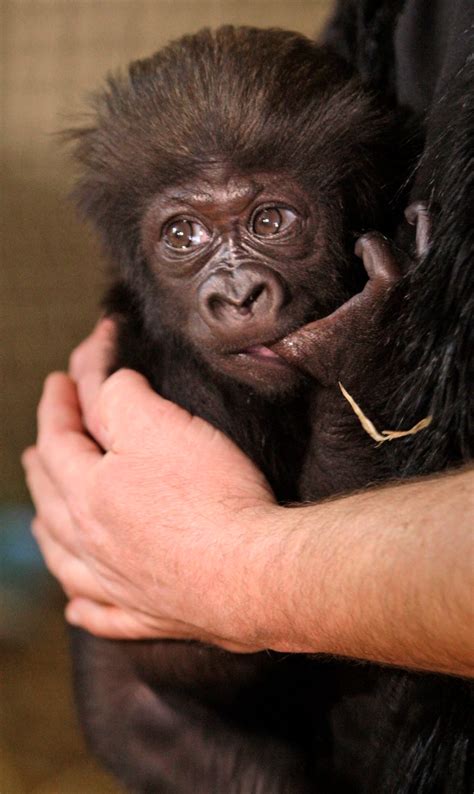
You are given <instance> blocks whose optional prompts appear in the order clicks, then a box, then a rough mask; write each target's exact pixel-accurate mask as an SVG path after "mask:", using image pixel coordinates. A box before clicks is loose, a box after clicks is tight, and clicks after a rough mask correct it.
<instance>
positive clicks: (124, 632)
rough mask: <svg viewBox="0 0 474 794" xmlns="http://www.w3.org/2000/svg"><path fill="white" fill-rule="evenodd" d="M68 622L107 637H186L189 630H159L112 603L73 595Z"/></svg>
mask: <svg viewBox="0 0 474 794" xmlns="http://www.w3.org/2000/svg"><path fill="white" fill-rule="evenodd" d="M65 617H66V620H67V621H68V623H71V624H72V625H74V626H81V627H82V628H83V629H86V630H87V631H90V633H91V634H95V635H97V636H98V637H107V638H109V639H117V640H118V639H124V640H138V639H158V638H160V637H161V638H167V639H189V633H185V632H183V631H182V630H178V631H176V630H172V629H171V628H170V629H169V630H168V631H167V632H162V633H160V631H159V630H158V629H157V628H156V627H155V626H153V625H151V624H149V623H148V621H147V620H146V619H145V618H144V617H142V616H141V615H140V616H139V617H138V616H137V615H135V614H134V613H131V612H127V611H126V610H124V609H121V608H120V607H117V606H114V605H112V604H106V603H99V602H98V601H95V600H90V599H87V598H75V599H73V600H72V601H71V602H70V603H69V604H68V605H67V607H66V610H65Z"/></svg>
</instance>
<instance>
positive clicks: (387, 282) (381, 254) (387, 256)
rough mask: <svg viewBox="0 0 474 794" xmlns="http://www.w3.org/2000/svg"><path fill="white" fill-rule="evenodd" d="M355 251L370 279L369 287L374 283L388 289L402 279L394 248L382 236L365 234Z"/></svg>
mask: <svg viewBox="0 0 474 794" xmlns="http://www.w3.org/2000/svg"><path fill="white" fill-rule="evenodd" d="M354 251H355V254H356V256H358V257H360V258H361V259H362V262H363V264H364V267H365V269H366V271H367V275H368V277H369V286H373V282H379V283H380V282H382V283H383V285H384V286H385V288H387V287H389V286H392V285H394V284H396V283H397V281H398V280H399V279H400V277H401V270H400V267H399V264H398V260H397V255H396V254H395V250H394V247H393V245H392V243H391V242H390V241H389V240H388V239H387V238H386V237H384V236H383V235H382V234H379V233H378V232H369V233H368V234H363V235H362V237H359V239H358V240H357V242H356V244H355V249H354ZM371 282H372V284H371ZM362 294H363V293H362Z"/></svg>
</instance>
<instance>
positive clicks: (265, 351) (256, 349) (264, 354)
mask: <svg viewBox="0 0 474 794" xmlns="http://www.w3.org/2000/svg"><path fill="white" fill-rule="evenodd" d="M241 352H242V353H245V354H246V355H247V356H252V357H253V358H273V359H280V361H281V356H279V355H278V353H275V352H274V351H273V350H271V349H270V348H269V347H266V346H265V345H252V347H248V348H247V349H246V350H242V351H241Z"/></svg>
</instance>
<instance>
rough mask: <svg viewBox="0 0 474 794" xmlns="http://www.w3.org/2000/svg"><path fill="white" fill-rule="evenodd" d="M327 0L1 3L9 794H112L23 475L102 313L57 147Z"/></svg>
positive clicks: (0, 745) (100, 278)
mask: <svg viewBox="0 0 474 794" xmlns="http://www.w3.org/2000/svg"><path fill="white" fill-rule="evenodd" d="M331 5H332V3H331V2H330V0H291V2H290V0H208V2H206V1H205V0H0V73H1V88H0V91H1V93H0V118H1V125H2V136H1V143H0V145H1V160H0V162H1V171H0V176H1V187H0V202H1V204H0V207H1V212H0V214H1V234H0V794H30V793H33V794H108V793H109V792H110V793H112V794H113V792H116V793H118V792H119V791H120V789H119V788H118V786H117V785H116V783H115V782H114V781H112V780H111V779H110V778H109V777H108V776H107V775H106V774H105V773H103V772H102V771H101V770H100V769H99V768H98V767H97V766H96V764H95V762H94V761H93V759H91V758H90V757H89V756H88V754H87V751H86V750H85V748H84V745H83V742H82V739H81V737H80V734H79V732H78V729H77V726H76V722H75V715H74V710H73V706H72V699H71V691H70V681H69V660H68V643H67V634H66V630H65V626H64V622H63V619H62V610H63V598H62V595H61V593H60V592H59V590H58V588H57V586H56V585H55V583H54V582H53V581H52V579H51V578H50V577H49V575H48V574H47V573H46V571H45V570H44V568H43V566H42V563H41V560H40V558H39V555H38V553H37V550H36V548H35V545H34V542H33V541H32V540H31V538H30V535H29V523H30V520H31V507H30V506H29V502H28V495H27V492H26V489H25V486H24V484H23V476H22V470H21V467H20V464H19V456H20V453H21V451H22V450H23V449H24V448H25V447H26V446H27V445H28V444H31V443H32V441H33V440H34V437H35V409H36V404H37V401H38V398H39V395H40V391H41V385H42V382H43V379H44V377H45V375H46V374H47V373H48V372H49V371H51V370H52V369H64V368H65V367H66V365H67V359H68V354H69V352H70V350H71V349H72V347H73V346H74V345H75V344H76V343H77V342H79V340H80V339H81V338H82V337H83V336H84V335H85V334H86V333H87V332H88V330H89V329H90V328H91V326H92V325H93V323H94V321H95V318H96V317H97V314H98V304H99V301H100V297H101V294H102V290H103V285H104V282H105V279H104V268H103V263H102V262H101V257H100V251H99V249H98V246H97V244H96V242H95V241H94V239H93V237H92V234H91V233H90V231H89V230H88V229H86V228H85V227H84V226H83V225H81V223H80V222H79V220H78V219H77V218H76V216H75V213H74V209H73V207H72V206H71V205H70V203H69V201H68V198H67V196H68V193H69V191H70V188H71V185H72V183H73V179H74V172H73V169H72V167H71V165H70V163H69V162H68V159H67V152H65V151H64V150H63V149H62V147H61V144H60V142H59V140H58V137H57V132H58V131H60V130H61V129H64V128H65V127H69V126H71V125H74V124H75V123H80V121H81V113H84V110H85V108H86V102H85V98H86V96H87V94H88V93H89V92H91V91H92V90H94V89H95V88H96V87H98V86H99V85H100V84H101V81H102V80H103V78H104V75H105V74H106V73H107V72H110V71H115V70H117V69H118V68H120V67H123V66H124V65H126V64H127V63H128V62H129V61H130V60H132V59H135V58H140V57H143V56H146V55H149V54H150V53H152V52H153V51H154V50H157V49H159V48H160V47H161V46H162V45H164V44H165V43H166V42H167V41H169V40H170V39H173V38H176V37H179V36H181V35H182V34H184V33H189V32H193V31H196V30H198V29H199V28H201V27H204V26H211V27H216V26H218V25H221V24H224V23H231V24H235V25H255V26H258V27H269V26H276V27H282V28H288V29H293V30H299V31H302V32H303V33H306V34H307V35H309V36H312V35H314V34H315V33H317V32H318V30H319V29H320V28H321V26H322V24H323V22H324V20H325V19H326V17H327V15H328V12H329V9H330V7H331Z"/></svg>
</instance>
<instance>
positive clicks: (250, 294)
mask: <svg viewBox="0 0 474 794" xmlns="http://www.w3.org/2000/svg"><path fill="white" fill-rule="evenodd" d="M282 303H283V290H282V287H281V285H280V282H279V280H278V279H277V278H276V276H274V275H273V273H270V272H268V273H260V272H259V271H256V270H254V269H253V268H252V269H251V268H247V267H244V266H241V267H240V268H237V269H236V270H232V271H227V270H223V271H216V272H215V273H214V274H212V275H211V276H210V277H209V278H208V279H207V281H206V282H205V283H204V284H203V286H202V287H201V290H200V293H199V312H200V314H201V317H202V319H203V320H204V321H205V322H206V323H207V325H208V326H210V327H211V328H212V329H213V330H215V331H224V330H225V329H229V330H230V329H231V328H235V330H236V331H237V329H239V330H240V329H242V326H243V325H244V324H245V327H246V328H247V327H248V326H253V325H257V326H258V325H262V326H267V325H271V324H272V323H273V322H274V321H275V320H276V318H277V315H278V312H279V310H280V307H281V305H282ZM249 330H250V328H249ZM252 330H253V329H252Z"/></svg>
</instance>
